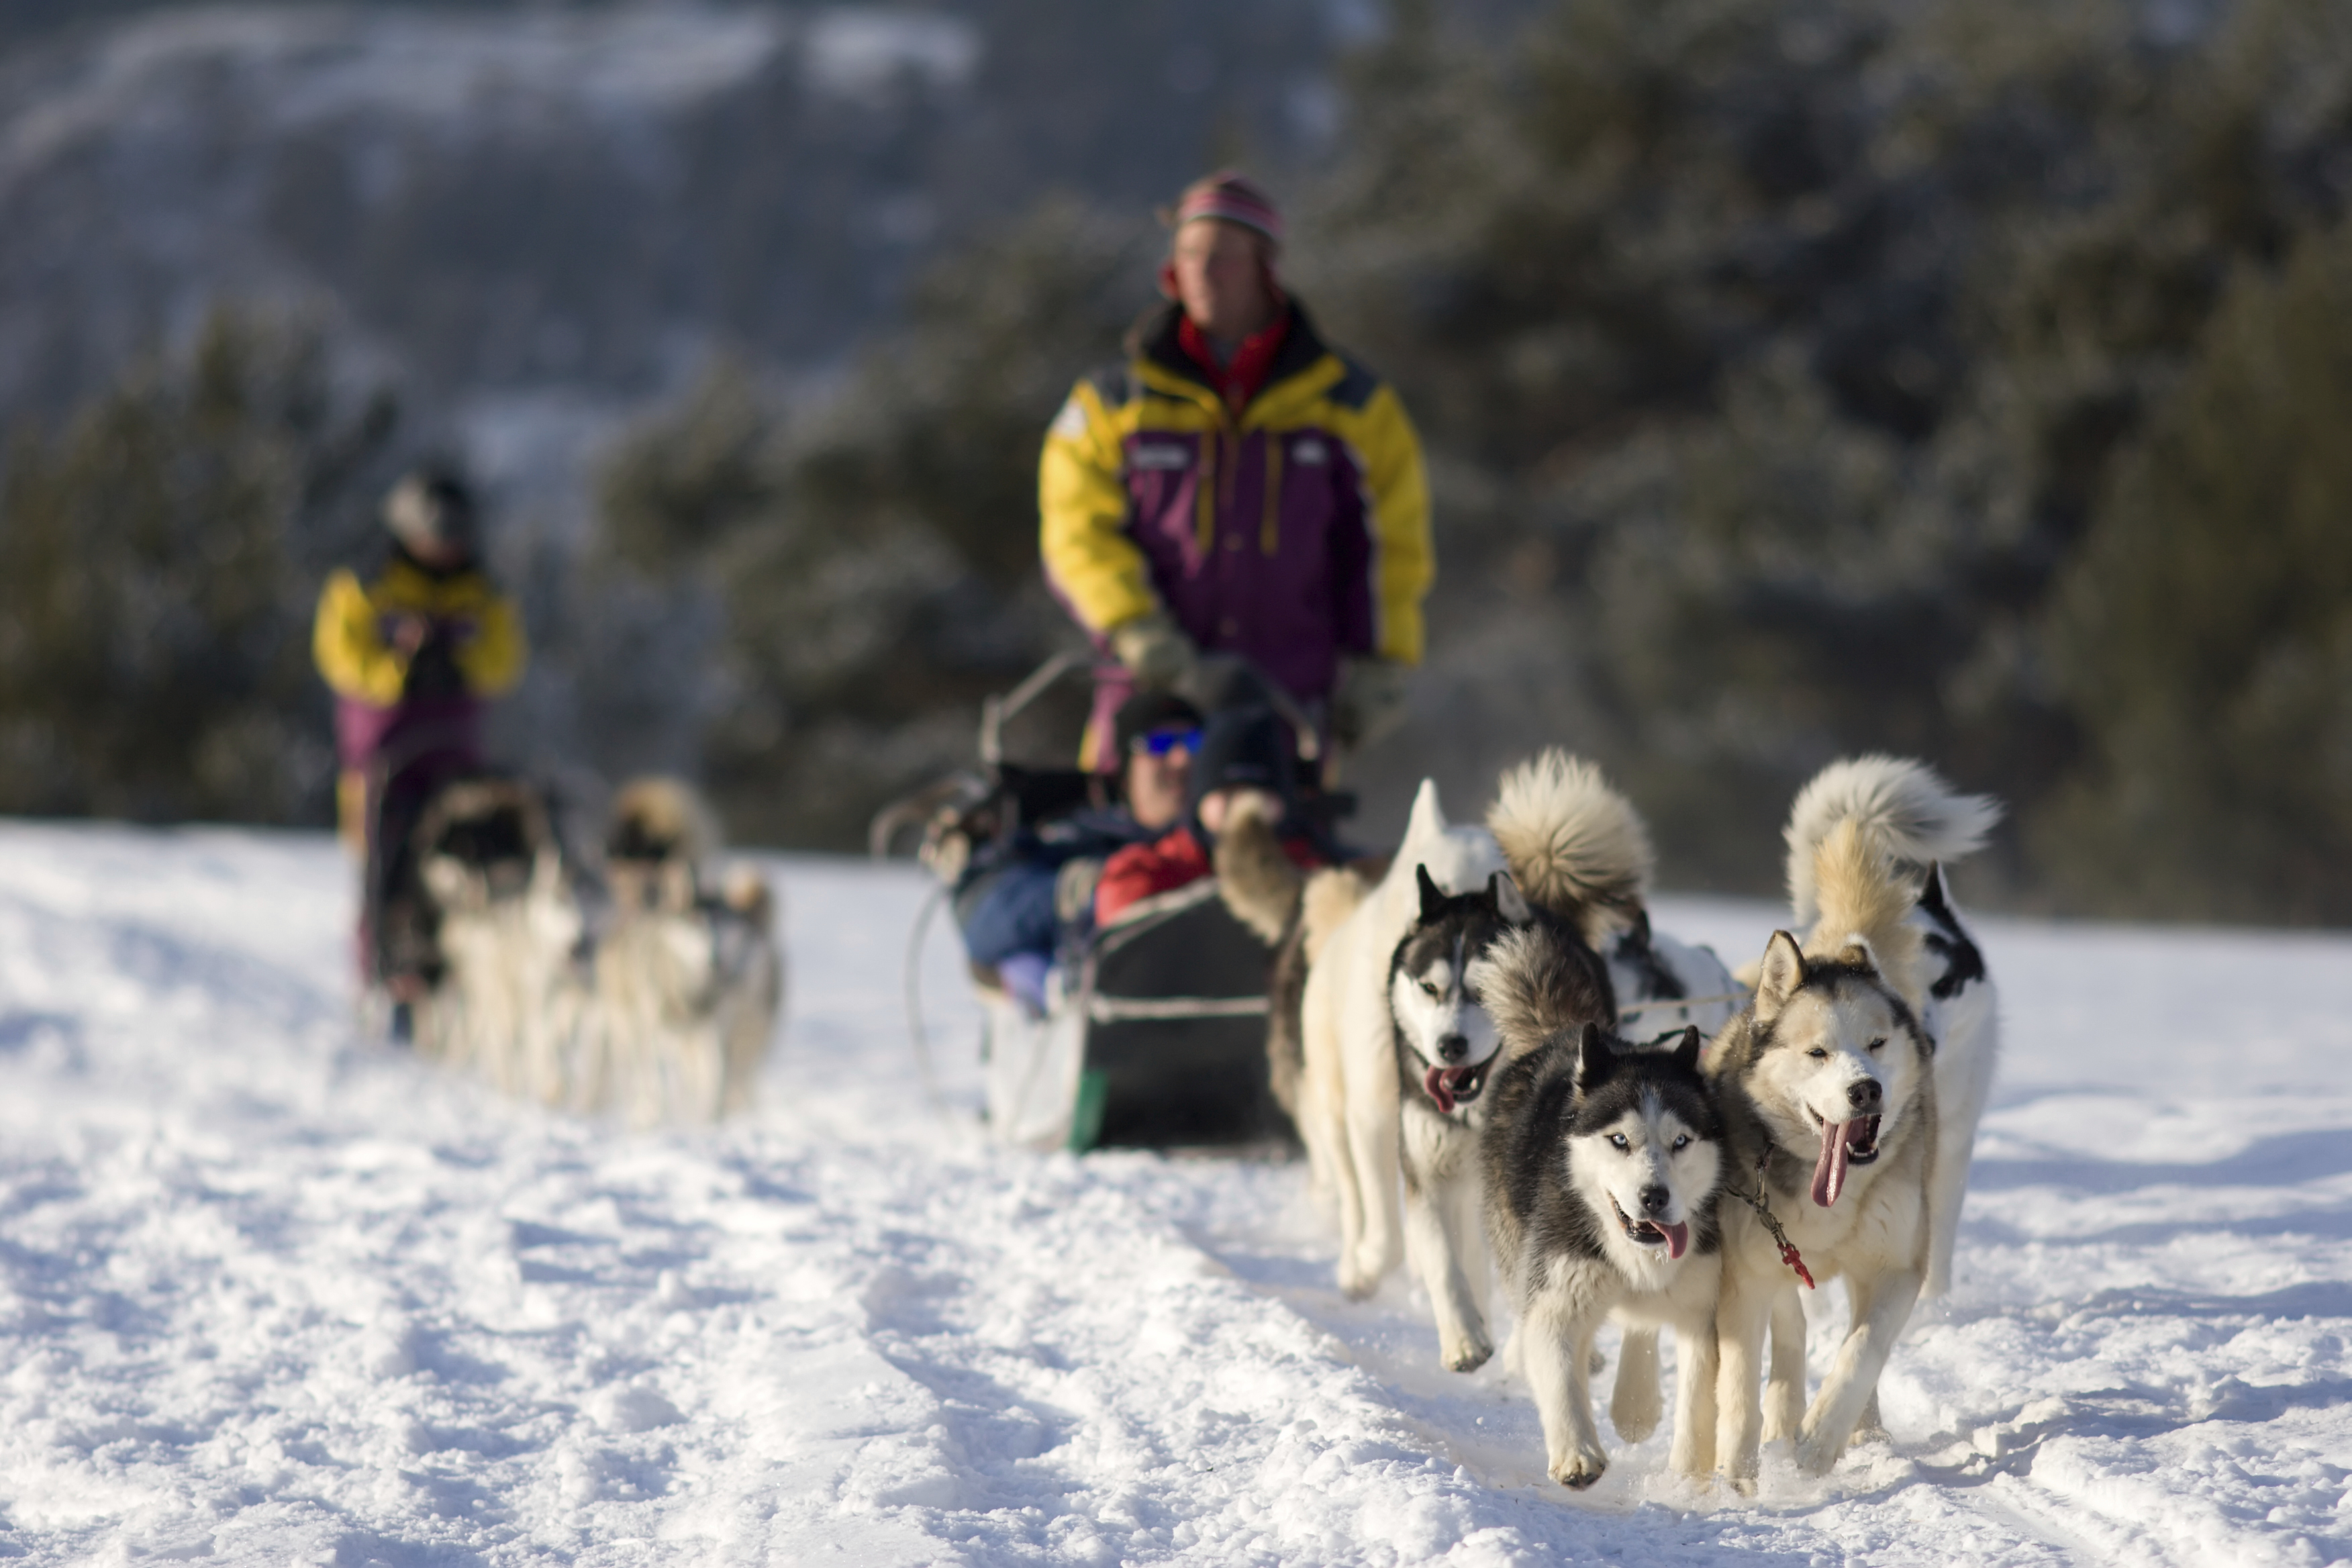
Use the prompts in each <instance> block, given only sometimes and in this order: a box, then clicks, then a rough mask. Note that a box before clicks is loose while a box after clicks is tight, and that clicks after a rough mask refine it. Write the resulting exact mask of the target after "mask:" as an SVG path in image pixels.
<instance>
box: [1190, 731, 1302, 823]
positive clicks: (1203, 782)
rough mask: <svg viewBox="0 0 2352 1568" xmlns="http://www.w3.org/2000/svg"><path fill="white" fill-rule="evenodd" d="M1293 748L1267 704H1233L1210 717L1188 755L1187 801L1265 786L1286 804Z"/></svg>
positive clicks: (1291, 782) (1293, 765)
mask: <svg viewBox="0 0 2352 1568" xmlns="http://www.w3.org/2000/svg"><path fill="white" fill-rule="evenodd" d="M1296 752H1297V748H1296V747H1295V746H1293V744H1292V743H1291V739H1290V731H1289V729H1288V727H1287V726H1286V725H1285V724H1284V723H1283V721H1282V720H1281V718H1280V717H1279V716H1278V715H1276V712H1275V711H1274V710H1273V709H1271V708H1234V709H1229V710H1226V711H1224V712H1223V713H1220V714H1218V715H1217V716H1216V717H1215V718H1213V719H1212V720H1210V721H1209V727H1208V729H1207V731H1205V732H1204V733H1202V736H1201V754H1200V755H1199V756H1197V757H1195V758H1193V759H1192V805H1193V806H1194V808H1195V809H1198V807H1199V806H1200V804H1201V802H1202V799H1203V798H1204V797H1206V796H1208V795H1213V794H1214V793H1215V792H1216V791H1218V790H1221V789H1262V790H1269V791H1271V792H1272V793H1274V794H1275V795H1279V796H1280V797H1281V798H1282V804H1283V805H1285V806H1288V805H1291V804H1292V803H1293V802H1292V793H1293V791H1294V790H1295V789H1296V787H1297V784H1296V780H1295V778H1294V773H1295V771H1296V769H1297V755H1296Z"/></svg>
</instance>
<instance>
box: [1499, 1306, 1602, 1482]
mask: <svg viewBox="0 0 2352 1568" xmlns="http://www.w3.org/2000/svg"><path fill="white" fill-rule="evenodd" d="M1600 1325H1601V1314H1600V1313H1598V1312H1596V1311H1591V1310H1575V1309H1574V1308H1571V1307H1569V1306H1568V1305H1566V1304H1564V1303H1561V1302H1560V1301H1559V1300H1558V1299H1557V1298H1556V1297H1552V1298H1545V1297H1538V1298H1537V1299H1535V1300H1531V1301H1530V1302H1529V1303H1528V1315H1527V1318H1526V1320H1525V1321H1523V1322H1521V1323H1520V1325H1519V1334H1518V1338H1519V1341H1520V1342H1521V1345H1522V1347H1523V1348H1522V1351H1521V1352H1520V1353H1521V1356H1522V1359H1523V1361H1524V1364H1525V1365H1526V1368H1527V1374H1528V1388H1529V1389H1530V1390H1531V1391H1532V1392H1533V1393H1534V1394H1535V1396H1536V1414H1537V1415H1538V1416H1539V1417H1540V1418H1541V1419H1542V1421H1543V1433H1544V1458H1545V1459H1546V1461H1547V1462H1548V1463H1549V1468H1550V1472H1551V1479H1554V1480H1556V1481H1558V1482H1559V1484H1560V1485H1562V1486H1564V1487H1572V1488H1574V1489H1577V1490H1579V1491H1581V1490H1583V1489H1585V1488H1586V1487H1589V1486H1591V1484H1592V1483H1593V1482H1595V1481H1597V1480H1599V1479H1601V1472H1602V1471H1603V1470H1606V1469H1607V1468H1609V1455H1608V1453H1607V1452H1606V1451H1605V1450H1603V1449H1602V1447H1601V1433H1600V1430H1599V1428H1597V1427H1595V1426H1593V1424H1592V1372H1591V1367H1592V1335H1593V1331H1594V1330H1595V1329H1597V1328H1599V1327H1600Z"/></svg>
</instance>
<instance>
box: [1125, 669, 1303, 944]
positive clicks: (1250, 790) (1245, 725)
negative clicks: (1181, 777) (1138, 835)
mask: <svg viewBox="0 0 2352 1568" xmlns="http://www.w3.org/2000/svg"><path fill="white" fill-rule="evenodd" d="M1294 768H1295V763H1294V760H1293V755H1292V742H1291V739H1290V731H1288V730H1286V729H1285V728H1284V727H1283V722H1282V721H1281V720H1280V719H1279V718H1277V717H1276V715H1275V713H1274V711H1273V710H1271V709H1266V708H1243V709H1236V710H1232V711H1230V712H1225V713H1220V714H1219V715H1217V717H1216V719H1215V720H1214V721H1213V722H1212V723H1211V724H1210V725H1209V728H1208V730H1207V731H1206V732H1205V733H1204V734H1203V735H1202V740H1201V753H1200V755H1199V756H1198V757H1196V758H1194V759H1193V762H1192V811H1191V812H1190V813H1189V814H1188V815H1187V816H1186V818H1185V820H1184V821H1183V822H1181V823H1179V824H1178V825H1177V826H1175V827H1174V828H1172V829H1171V830H1170V831H1169V832H1167V833H1164V834H1162V835H1161V836H1160V837H1158V838H1155V839H1153V840H1152V841H1151V842H1150V843H1149V844H1131V845H1129V846H1128V847H1126V848H1124V849H1121V850H1120V851H1119V852H1118V854H1116V855H1113V856H1112V857H1111V858H1109V860H1108V861H1106V862H1105V863H1104V865H1103V868H1102V877H1101V879H1100V880H1098V881H1097V883H1096V884H1095V924H1096V925H1097V926H1098V927H1099V926H1106V925H1108V924H1109V923H1110V922H1111V921H1114V920H1116V919H1118V916H1119V914H1120V913H1121V911H1123V910H1126V909H1127V908H1128V907H1129V905H1131V904H1134V903H1137V902H1139V900H1144V899H1149V898H1151V897H1154V896H1155V895H1157V894H1160V893H1168V892H1173V891H1174V890H1175V889H1178V888H1181V887H1184V886H1186V885H1187V884H1189V883H1192V882H1197V881H1199V880H1200V879H1202V878H1203V877H1206V876H1208V875H1209V874H1210V869H1211V857H1212V856H1213V854H1214V853H1215V850H1216V842H1217V836H1218V835H1219V834H1220V833H1223V831H1224V830H1225V827H1226V825H1227V824H1228V823H1229V822H1237V821H1239V820H1240V819H1241V816H1243V814H1244V813H1255V814H1256V815H1258V816H1262V817H1263V818H1264V819H1265V820H1266V821H1268V822H1270V823H1273V824H1275V825H1276V833H1277V835H1278V836H1279V837H1280V840H1281V843H1282V848H1283V853H1284V854H1286V855H1287V856H1288V857H1289V858H1290V860H1291V863H1292V864H1293V865H1296V866H1297V867H1298V868H1301V869H1302V870H1314V869H1316V868H1319V867H1323V866H1328V865H1329V864H1331V862H1332V860H1333V859H1334V857H1333V855H1332V854H1331V853H1330V851H1329V850H1328V847H1325V846H1324V845H1323V844H1322V843H1321V842H1320V841H1319V839H1318V837H1317V835H1315V834H1314V833H1313V832H1312V831H1311V830H1310V829H1309V828H1308V827H1307V826H1306V825H1304V824H1303V823H1301V822H1299V821H1298V820H1297V789H1296V784H1295V783H1294V780H1293V771H1294Z"/></svg>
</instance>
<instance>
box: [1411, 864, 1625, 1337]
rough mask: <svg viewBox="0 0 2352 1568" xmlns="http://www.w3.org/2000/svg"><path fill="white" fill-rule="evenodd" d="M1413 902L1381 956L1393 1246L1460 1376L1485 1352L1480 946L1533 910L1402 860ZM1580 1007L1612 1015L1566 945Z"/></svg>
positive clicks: (1598, 984) (1491, 1064) (1491, 1048)
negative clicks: (1396, 1192) (1392, 1106)
mask: <svg viewBox="0 0 2352 1568" xmlns="http://www.w3.org/2000/svg"><path fill="white" fill-rule="evenodd" d="M1414 876H1415V878H1416V879H1418V881H1419V883H1420V889H1421V910H1420V913H1419V915H1418V916H1417V917H1416V918H1415V920H1414V921H1413V924H1412V929H1411V930H1410V931H1407V932H1406V933H1405V937H1404V940H1403V941H1402V942H1399V943H1398V944H1397V949H1396V953H1395V956H1394V957H1393V958H1392V959H1391V961H1390V963H1389V989H1388V1001H1389V1009H1388V1010H1389V1021H1390V1048H1391V1055H1392V1057H1393V1058H1394V1061H1395V1066H1396V1075H1397V1085H1396V1092H1397V1102H1398V1107H1399V1111H1398V1114H1399V1118H1400V1120H1399V1122H1398V1126H1397V1142H1398V1152H1399V1155H1400V1162H1399V1163H1401V1164H1402V1167H1403V1175H1404V1251H1405V1258H1406V1260H1407V1261H1408V1262H1410V1263H1411V1264H1412V1271H1413V1273H1414V1274H1415V1275H1416V1276H1417V1277H1418V1278H1419V1279H1420V1280H1421V1282H1422V1284H1423V1287H1425V1288H1426V1289H1428V1291H1429V1295H1430V1304H1431V1306H1432V1308H1433V1310H1434V1312H1435V1315H1436V1318H1437V1343H1438V1353H1439V1355H1440V1357H1441V1358H1442V1359H1443V1360H1444V1363H1445V1364H1446V1366H1447V1367H1449V1368H1451V1369H1452V1370H1454V1371H1455V1372H1468V1371H1470V1370H1472V1369H1473V1368H1475V1367H1477V1366H1479V1365H1481V1364H1483V1363H1485V1362H1486V1358H1487V1357H1488V1356H1490V1355H1492V1354H1494V1342H1493V1340H1492V1339H1491V1338H1490V1337H1489V1335H1488V1333H1487V1331H1486V1289H1485V1280H1486V1273H1487V1261H1486V1236H1485V1231H1484V1226H1483V1221H1482V1220H1481V1217H1480V1211H1479V1185H1478V1175H1477V1142H1478V1132H1479V1129H1480V1128H1481V1127H1482V1126H1483V1125H1484V1123H1485V1121H1486V1103H1485V1101H1484V1100H1483V1099H1482V1096H1483V1094H1484V1092H1485V1090H1486V1080H1487V1078H1488V1075H1489V1074H1491V1073H1492V1072H1494V1071H1495V1070H1496V1068H1497V1067H1498V1066H1500V1065H1501V1064H1500V1061H1499V1057H1498V1053H1499V1051H1500V1049H1501V1047H1502V1037H1501V1035H1500V1033H1499V1032H1498V1031H1497V1030H1496V1026H1495V1020H1494V1017H1493V1016H1492V1015H1491V1014H1489V1013H1488V1012H1487V1010H1486V1006H1485V1005H1484V1004H1483V1002H1482V1001H1481V999H1480V979H1481V973H1480V972H1481V969H1482V966H1483V963H1484V960H1485V956H1486V951H1487V950H1488V949H1489V948H1490V947H1492V946H1493V945H1494V943H1495V942H1496V941H1497V940H1498V939H1499V938H1500V937H1502V936H1503V934H1504V933H1505V932H1506V931H1510V930H1511V929H1513V928H1514V927H1516V926H1521V925H1526V924H1528V922H1530V921H1534V920H1536V919H1537V918H1538V916H1537V914H1536V912H1535V911H1534V910H1530V909H1529V908H1528V905H1527V902H1526V900H1523V899H1522V898H1520V896H1519V891H1518V889H1517V887H1516V886H1515V885H1514V884H1513V883H1512V882H1511V880H1510V879H1509V878H1508V877H1507V876H1505V875H1504V874H1503V873H1502V872H1499V871H1497V872H1496V873H1494V874H1493V875H1492V876H1490V877H1489V878H1488V879H1487V881H1486V887H1484V888H1482V889H1479V890H1478V891H1477V892H1475V893H1461V894H1448V893H1446V892H1444V890H1443V889H1440V888H1439V887H1438V886H1437V884H1436V883H1434V882H1433V881H1431V880H1430V878H1429V873H1428V871H1427V870H1426V869H1423V868H1420V867H1415V868H1414ZM1570 945H1571V946H1572V947H1573V948H1574V949H1575V951H1576V952H1577V953H1578V956H1579V957H1580V960H1581V961H1582V969H1583V973H1581V974H1580V976H1579V978H1580V982H1581V984H1582V986H1583V994H1586V995H1587V996H1589V997H1590V999H1591V1000H1590V1004H1589V1007H1588V1012H1589V1013H1590V1015H1591V1016H1594V1017H1606V1016H1609V1014H1610V1013H1611V1012H1612V1011H1613V1008H1612V1005H1611V1003H1610V1001H1609V999H1608V997H1609V989H1608V988H1609V977H1608V973H1607V972H1606V971H1605V970H1604V969H1602V967H1601V963H1600V961H1599V959H1598V958H1595V957H1594V956H1593V955H1592V954H1591V952H1590V951H1589V950H1586V949H1584V948H1583V947H1582V945H1581V943H1580V942H1573V941H1571V942H1570Z"/></svg>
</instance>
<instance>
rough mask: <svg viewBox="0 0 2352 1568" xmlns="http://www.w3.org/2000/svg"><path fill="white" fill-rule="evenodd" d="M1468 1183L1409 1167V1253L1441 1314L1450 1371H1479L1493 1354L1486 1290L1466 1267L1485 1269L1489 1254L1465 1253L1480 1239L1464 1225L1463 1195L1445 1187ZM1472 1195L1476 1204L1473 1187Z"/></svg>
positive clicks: (1441, 1344) (1442, 1350)
mask: <svg viewBox="0 0 2352 1568" xmlns="http://www.w3.org/2000/svg"><path fill="white" fill-rule="evenodd" d="M1469 1185H1470V1184H1469V1183H1468V1182H1467V1181H1465V1180H1456V1181H1454V1182H1445V1183H1433V1182H1432V1181H1431V1180H1430V1179H1429V1178H1428V1177H1427V1176H1425V1175H1423V1174H1422V1173H1419V1172H1416V1171H1415V1170H1413V1169H1412V1167H1411V1166H1410V1165H1408V1166H1407V1167H1406V1170H1405V1188H1404V1239H1405V1252H1406V1256H1407V1257H1408V1258H1411V1259H1412V1271H1413V1273H1414V1274H1415V1275H1416V1276H1418V1277H1419V1279H1420V1280H1421V1282H1422V1284H1423V1286H1424V1287H1425V1288H1426V1289H1428V1291H1429V1301H1430V1306H1431V1308H1432V1310H1433V1312H1434V1314H1435V1316H1436V1318H1437V1353H1438V1357H1439V1359H1440V1360H1442V1361H1444V1363H1445V1366H1446V1370H1448V1371H1449V1372H1475V1371H1476V1370H1477V1369H1478V1368H1480V1367H1482V1366H1484V1365H1486V1358H1487V1357H1489V1356H1491V1355H1493V1354H1494V1353H1495V1344H1494V1342H1493V1341H1492V1340H1491V1339H1489V1338H1488V1337H1487V1334H1486V1311H1485V1310H1484V1303H1483V1301H1482V1300H1481V1297H1482V1296H1483V1295H1484V1294H1485V1292H1483V1291H1482V1290H1480V1289H1477V1288H1476V1287H1475V1286H1474V1285H1473V1284H1472V1283H1471V1280H1470V1274H1469V1269H1468V1268H1465V1264H1469V1263H1475V1265H1476V1266H1477V1267H1478V1268H1479V1269H1480V1270H1481V1272H1483V1271H1484V1269H1485V1267H1486V1254H1485V1251H1484V1249H1483V1248H1482V1249H1479V1250H1478V1251H1477V1255H1476V1256H1475V1258H1466V1259H1465V1258H1464V1257H1463V1253H1464V1252H1465V1250H1466V1249H1469V1248H1471V1247H1475V1245H1476V1239H1477V1238H1476V1236H1475V1232H1474V1231H1472V1230H1471V1228H1470V1227H1469V1226H1465V1225H1464V1224H1463V1223H1462V1220H1463V1216H1462V1215H1461V1214H1460V1213H1459V1212H1458V1210H1459V1207H1460V1202H1459V1200H1460V1194H1457V1193H1453V1192H1449V1191H1447V1190H1446V1189H1447V1188H1448V1187H1465V1186H1469ZM1470 1197H1471V1199H1472V1201H1473V1202H1474V1203H1475V1200H1476V1192H1475V1188H1474V1189H1473V1190H1472V1192H1471V1194H1470Z"/></svg>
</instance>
